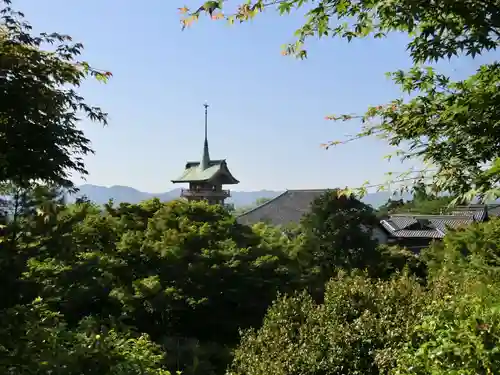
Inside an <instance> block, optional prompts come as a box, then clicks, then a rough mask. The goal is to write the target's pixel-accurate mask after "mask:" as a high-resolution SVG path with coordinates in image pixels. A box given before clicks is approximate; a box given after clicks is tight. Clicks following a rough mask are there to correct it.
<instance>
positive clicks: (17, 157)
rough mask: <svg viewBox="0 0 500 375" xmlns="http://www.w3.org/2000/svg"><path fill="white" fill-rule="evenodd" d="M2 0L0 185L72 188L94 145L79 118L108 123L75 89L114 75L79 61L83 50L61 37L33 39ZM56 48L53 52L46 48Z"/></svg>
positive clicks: (7, 0) (20, 18)
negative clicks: (39, 184) (74, 175)
mask: <svg viewBox="0 0 500 375" xmlns="http://www.w3.org/2000/svg"><path fill="white" fill-rule="evenodd" d="M10 2H11V1H10V0H2V3H3V4H4V7H3V8H2V9H1V11H0V13H1V15H2V23H1V26H0V27H1V30H2V33H1V35H0V86H1V87H2V89H1V90H0V124H2V126H1V127H0V140H1V141H0V183H5V182H11V183H14V184H16V185H18V186H19V187H20V188H26V187H28V186H29V185H30V184H31V183H33V182H43V183H53V184H56V185H58V186H64V187H70V188H71V187H73V184H72V182H71V181H70V174H71V173H72V172H76V173H80V174H85V173H86V171H85V168H84V164H83V159H82V157H83V156H85V155H86V154H88V153H90V152H92V150H91V148H90V141H89V139H87V138H86V137H85V135H84V134H83V132H82V131H81V130H79V129H77V127H76V124H77V123H78V121H79V120H80V117H81V116H82V115H83V116H87V117H88V118H89V119H90V120H92V121H97V122H101V123H103V124H106V114H105V113H103V112H102V111H101V110H100V109H99V108H97V107H92V106H90V105H88V104H86V103H85V101H84V99H83V98H82V97H81V96H80V95H79V94H78V93H77V92H76V91H75V88H76V87H78V86H79V85H80V84H81V83H82V82H83V80H84V79H85V78H86V77H87V76H90V75H91V76H95V77H96V78H98V79H99V80H101V81H105V80H106V79H107V77H109V76H110V75H111V73H109V72H100V71H97V70H95V69H92V68H91V67H90V66H89V65H88V64H87V63H85V62H78V61H76V60H75V59H76V57H77V56H78V55H79V54H80V53H81V51H82V48H83V46H82V45H81V44H80V43H73V42H72V39H71V37H69V36H67V35H61V34H58V33H41V34H39V35H36V36H33V35H31V26H30V25H29V24H28V23H26V22H25V21H24V20H23V14H22V13H20V12H15V11H14V10H13V9H12V8H11V7H10ZM48 45H52V47H51V50H50V51H48V50H44V49H43V48H45V47H46V46H48Z"/></svg>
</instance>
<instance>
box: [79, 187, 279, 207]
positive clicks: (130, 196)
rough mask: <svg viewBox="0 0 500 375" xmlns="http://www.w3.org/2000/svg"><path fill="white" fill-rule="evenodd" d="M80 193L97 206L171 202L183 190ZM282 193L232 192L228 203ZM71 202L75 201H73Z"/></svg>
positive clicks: (97, 189)
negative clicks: (154, 201) (153, 201)
mask: <svg viewBox="0 0 500 375" xmlns="http://www.w3.org/2000/svg"><path fill="white" fill-rule="evenodd" d="M78 189H80V191H79V192H78V193H77V194H75V195H74V196H73V197H71V198H73V199H75V198H76V197H81V196H86V197H87V198H88V199H90V200H91V201H93V202H95V203H97V204H104V203H107V202H108V201H109V200H110V199H113V200H114V202H115V203H122V202H128V203H138V202H141V201H143V200H146V199H151V198H159V199H160V200H161V201H170V200H173V199H176V198H179V196H180V195H181V189H179V188H177V189H173V190H170V191H167V192H164V193H156V194H155V193H147V192H144V191H139V190H137V189H134V188H131V187H129V186H119V185H115V186H111V187H105V186H97V185H89V184H86V185H81V186H78ZM280 193H281V191H272V190H259V191H234V190H231V198H229V199H227V200H226V202H227V203H233V204H234V205H235V207H241V206H248V205H251V204H253V203H254V202H255V201H256V200H257V199H258V198H274V197H276V196H277V195H279V194H280ZM71 198H70V200H73V199H71Z"/></svg>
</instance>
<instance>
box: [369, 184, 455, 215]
mask: <svg viewBox="0 0 500 375" xmlns="http://www.w3.org/2000/svg"><path fill="white" fill-rule="evenodd" d="M414 191H415V194H414V196H413V199H412V200H409V201H406V202H405V201H404V200H403V199H397V200H393V199H389V200H388V201H387V203H385V204H384V205H382V206H381V207H379V209H378V210H377V216H378V217H379V218H385V217H387V216H389V215H392V214H401V213H406V212H412V213H416V214H421V215H439V214H445V213H447V212H448V211H449V209H450V206H451V204H452V202H453V201H454V199H455V197H451V196H437V195H436V194H432V193H430V194H429V193H428V192H427V191H426V190H425V187H422V186H415V188H414Z"/></svg>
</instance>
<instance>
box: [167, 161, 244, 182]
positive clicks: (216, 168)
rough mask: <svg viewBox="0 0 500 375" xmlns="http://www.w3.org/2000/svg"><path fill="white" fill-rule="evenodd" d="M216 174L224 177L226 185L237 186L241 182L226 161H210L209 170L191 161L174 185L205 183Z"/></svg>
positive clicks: (197, 162)
mask: <svg viewBox="0 0 500 375" xmlns="http://www.w3.org/2000/svg"><path fill="white" fill-rule="evenodd" d="M216 174H221V175H223V177H224V178H223V181H224V184H237V183H239V181H238V180H237V179H236V178H234V177H233V175H232V174H231V172H229V169H228V168H227V164H226V161H225V160H210V161H208V163H207V168H206V169H203V168H202V166H200V162H199V161H190V162H187V163H186V169H185V170H184V173H183V174H182V176H180V177H179V178H177V179H176V180H172V182H173V183H178V182H204V181H208V180H210V179H211V178H213V177H214V176H215V175H216Z"/></svg>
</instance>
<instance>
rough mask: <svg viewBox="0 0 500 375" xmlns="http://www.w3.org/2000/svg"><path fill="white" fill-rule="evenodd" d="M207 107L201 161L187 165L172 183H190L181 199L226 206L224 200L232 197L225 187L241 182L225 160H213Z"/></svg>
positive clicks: (206, 106) (190, 162)
mask: <svg viewBox="0 0 500 375" xmlns="http://www.w3.org/2000/svg"><path fill="white" fill-rule="evenodd" d="M204 107H205V142H204V143H203V153H202V156H201V161H189V162H187V163H186V167H185V169H184V173H183V174H182V176H180V177H179V178H177V179H176V180H172V183H174V184H177V183H188V184H189V188H187V189H182V190H181V197H183V198H186V199H188V200H190V201H192V200H197V201H198V200H206V201H207V202H208V203H209V204H224V200H225V199H226V198H229V197H230V196H231V192H230V191H229V190H225V189H223V185H236V184H238V183H239V181H238V180H237V179H236V178H234V177H233V175H232V174H231V172H230V171H229V168H228V167H227V163H226V160H225V159H221V160H212V159H210V152H209V149H208V138H207V123H208V104H205V105H204Z"/></svg>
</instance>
